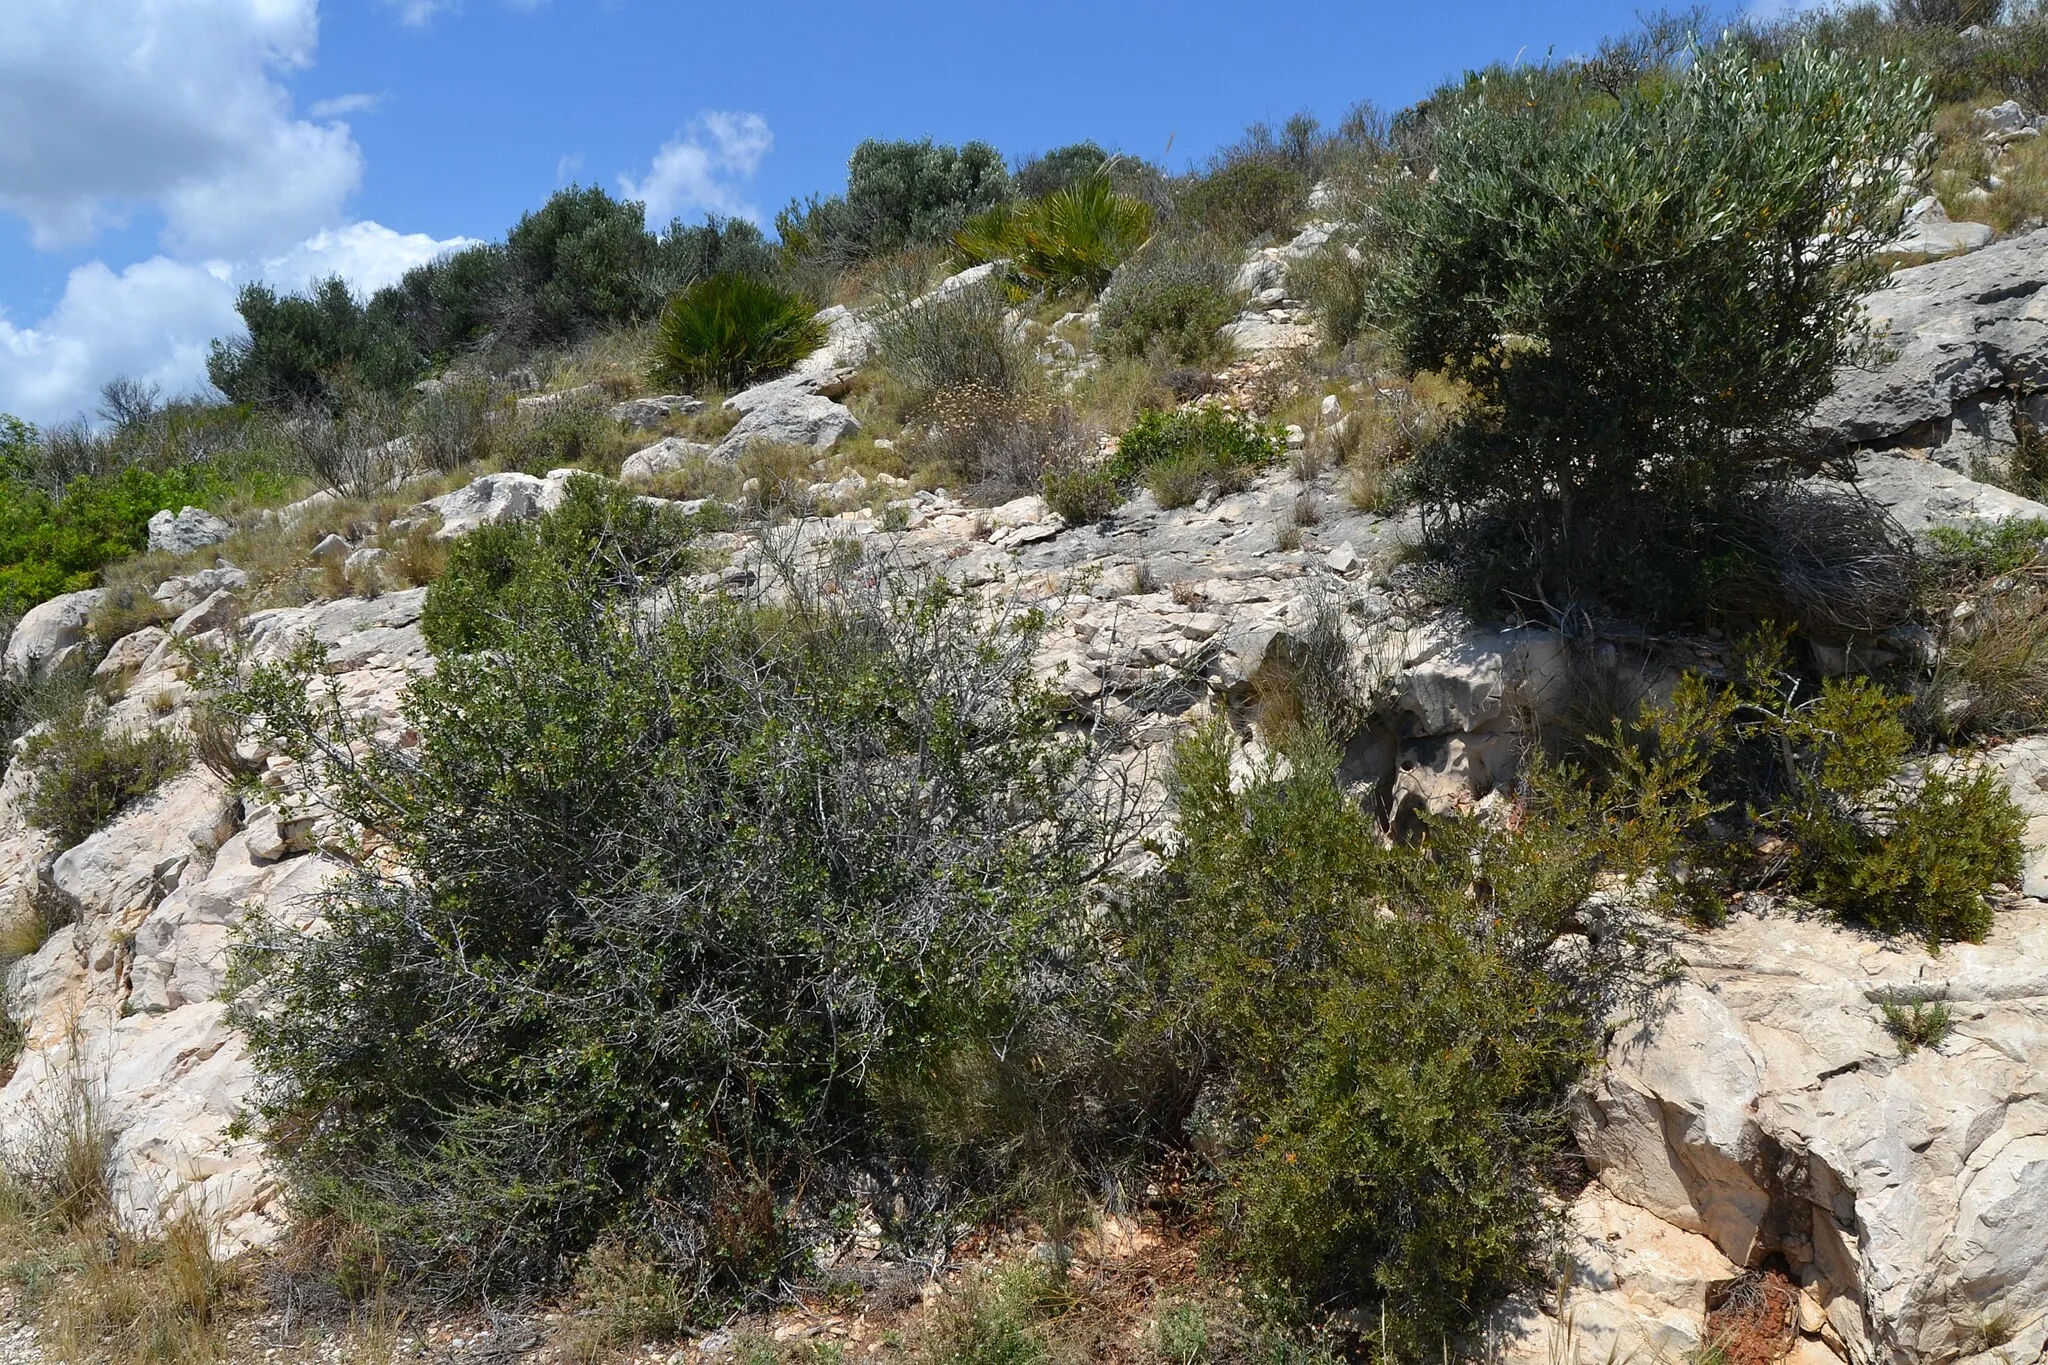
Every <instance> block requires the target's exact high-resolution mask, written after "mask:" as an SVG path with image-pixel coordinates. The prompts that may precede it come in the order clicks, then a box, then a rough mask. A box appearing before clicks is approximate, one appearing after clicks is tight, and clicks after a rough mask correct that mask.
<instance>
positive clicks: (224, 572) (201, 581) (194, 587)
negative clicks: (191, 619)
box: [150, 564, 249, 616]
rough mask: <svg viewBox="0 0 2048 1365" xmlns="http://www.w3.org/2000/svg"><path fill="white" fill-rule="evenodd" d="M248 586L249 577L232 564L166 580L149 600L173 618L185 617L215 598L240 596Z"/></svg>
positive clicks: (158, 585)
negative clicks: (225, 594) (225, 593)
mask: <svg viewBox="0 0 2048 1365" xmlns="http://www.w3.org/2000/svg"><path fill="white" fill-rule="evenodd" d="M248 586H249V575H247V574H245V573H243V572H242V571H241V570H240V569H238V568H236V567H235V566H234V565H232V564H222V565H219V566H218V567H216V568H211V569H201V570H200V571H199V572H198V573H188V574H181V575H179V576H178V577H176V578H166V579H165V580H164V581H163V582H161V583H159V584H157V587H156V591H155V592H153V593H151V594H150V596H151V597H153V598H155V599H156V601H157V602H158V603H160V604H161V605H162V606H163V609H164V610H165V611H167V612H169V613H171V615H173V616H178V615H182V614H183V613H185V612H187V611H189V610H191V609H192V608H193V607H195V606H198V605H199V604H200V603H201V602H204V601H205V600H206V599H207V598H209V597H211V596H213V594H215V593H217V592H220V591H222V590H223V589H225V590H227V591H228V592H241V591H243V590H244V589H246V588H247V587H248Z"/></svg>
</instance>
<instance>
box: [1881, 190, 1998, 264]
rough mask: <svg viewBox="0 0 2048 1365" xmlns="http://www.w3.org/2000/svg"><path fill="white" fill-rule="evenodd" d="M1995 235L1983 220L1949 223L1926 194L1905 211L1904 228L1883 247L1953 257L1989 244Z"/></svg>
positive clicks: (1909, 253)
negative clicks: (1895, 238) (1897, 236)
mask: <svg viewBox="0 0 2048 1365" xmlns="http://www.w3.org/2000/svg"><path fill="white" fill-rule="evenodd" d="M1997 235H1998V234H1997V232H1996V231H1994V230H1993V229H1992V228H1991V227H1990V226H1989V225H1988V224H1985V223H1955V222H1950V221H1949V216H1948V210H1946V209H1944V208H1943V207H1942V206H1941V201H1940V200H1939V199H1937V198H1935V197H1934V196H1933V195H1931V194H1930V195H1928V196H1927V197H1926V198H1924V199H1921V200H1920V201H1919V202H1917V203H1915V204H1914V205H1913V207H1912V208H1910V209H1908V210H1906V230H1905V231H1904V232H1903V233H1901V234H1900V236H1899V238H1898V240H1897V241H1895V242H1893V243H1892V244H1891V245H1890V246H1889V247H1887V248H1886V250H1887V251H1888V252H1891V253H1893V254H1896V255H1900V256H1928V257H1942V256H1956V255H1960V254H1962V253H1964V252H1966V251H1976V250H1978V249H1980V248H1982V247H1987V246H1989V245H1991V240H1992V238H1994V237H1996V236H1997Z"/></svg>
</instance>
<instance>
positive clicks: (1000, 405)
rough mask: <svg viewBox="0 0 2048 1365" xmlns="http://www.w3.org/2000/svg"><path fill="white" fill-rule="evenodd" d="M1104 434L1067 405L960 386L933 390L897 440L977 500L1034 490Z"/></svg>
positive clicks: (1089, 451) (915, 457)
mask: <svg viewBox="0 0 2048 1365" xmlns="http://www.w3.org/2000/svg"><path fill="white" fill-rule="evenodd" d="M1099 435H1100V433H1098V432H1096V431H1095V430H1093V429H1092V428H1090V427H1088V426H1086V425H1084V424H1083V423H1082V422H1081V421H1080V419H1078V418H1077V417H1075V416H1074V412H1073V410H1072V409H1071V408H1069V407H1067V406H1066V405H1065V404H1063V403H1053V402H1048V401H1045V400H1043V399H1041V398H1026V397H1021V396H1019V395H1017V394H1012V393H1004V392H1002V391H1000V390H996V389H990V388H986V387H984V386H982V385H979V384H963V385H958V386H956V387H953V388H950V389H944V390H941V391H940V392H938V393H936V394H933V395H932V397H931V399H930V401H928V402H927V403H925V404H924V405H923V406H922V408H921V409H920V410H919V412H918V414H917V425H916V427H915V428H914V429H913V430H912V431H911V432H910V433H908V434H907V435H906V437H905V439H904V440H903V441H902V442H900V443H899V444H900V446H901V448H902V449H903V450H904V452H905V454H906V455H908V456H909V457H910V458H911V459H912V460H913V461H915V462H916V463H917V464H918V465H920V466H923V467H925V468H926V469H927V470H930V471H934V472H938V473H940V474H941V475H942V476H943V477H944V478H945V479H946V480H947V481H948V482H949V483H952V484H955V485H964V486H965V487H966V489H967V492H968V496H970V497H971V498H973V499H974V500H976V501H980V502H1006V501H1008V500H1009V499H1011V498H1014V497H1016V496H1017V495H1018V494H1020V493H1026V492H1030V491H1031V490H1032V489H1034V488H1036V487H1037V486H1038V483H1039V479H1040V477H1041V476H1042V475H1043V474H1044V473H1045V471H1046V470H1047V468H1048V467H1055V468H1058V467H1068V466H1072V465H1076V464H1078V463H1080V462H1081V461H1083V460H1084V459H1087V458H1090V457H1092V456H1093V455H1094V454H1095V452H1096V451H1097V449H1098V448H1099V445H1100V442H1099V439H1098V438H1099Z"/></svg>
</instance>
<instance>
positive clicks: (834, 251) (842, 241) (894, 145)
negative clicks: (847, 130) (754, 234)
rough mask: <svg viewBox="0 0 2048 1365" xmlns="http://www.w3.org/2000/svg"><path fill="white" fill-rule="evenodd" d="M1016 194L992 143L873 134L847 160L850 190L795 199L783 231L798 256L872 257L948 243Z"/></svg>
mask: <svg viewBox="0 0 2048 1365" xmlns="http://www.w3.org/2000/svg"><path fill="white" fill-rule="evenodd" d="M1009 198H1010V176H1009V171H1008V170H1007V169H1006V168H1005V167H1004V165H1003V158H1002V154H1001V153H1000V152H998V151H996V149H995V148H993V147H991V146H989V145H988V144H987V143H985V142H969V143H966V144H965V145H963V146H960V147H945V146H939V145H935V144H934V143H933V142H932V141H931V139H929V138H926V139H925V140H923V141H921V142H884V141H879V140H876V139H873V138H870V139H868V140H867V141H865V142H863V143H861V144H860V145H859V146H858V147H855V148H854V149H853V155H852V157H851V158H849V159H848V161H847V163H846V194H845V196H844V197H840V196H837V195H835V196H833V197H832V198H830V199H822V200H821V199H819V198H818V197H817V196H815V195H813V196H812V197H811V198H810V199H809V200H806V201H803V202H800V203H799V202H793V203H791V204H790V205H789V206H788V207H787V208H785V209H783V210H782V212H780V213H778V214H777V215H776V216H775V231H776V235H777V236H779V237H780V238H781V239H782V242H783V244H784V246H786V247H788V248H789V249H790V250H792V251H794V252H796V253H797V254H798V255H817V256H823V257H827V258H829V259H832V260H835V261H841V262H858V261H871V260H874V259H875V258H877V257H880V256H886V255H888V254H889V253H890V252H892V251H900V250H902V249H903V248H904V247H908V246H918V245H932V244H935V243H939V242H949V241H951V240H952V238H953V234H954V233H956V232H958V231H960V229H961V228H963V227H965V226H966V225H967V220H968V219H970V218H972V217H973V216H974V215H975V214H977V213H980V212H982V211H984V210H986V209H991V208H994V207H995V206H996V205H998V204H1001V203H1003V202H1005V201H1007V200H1008V199H1009Z"/></svg>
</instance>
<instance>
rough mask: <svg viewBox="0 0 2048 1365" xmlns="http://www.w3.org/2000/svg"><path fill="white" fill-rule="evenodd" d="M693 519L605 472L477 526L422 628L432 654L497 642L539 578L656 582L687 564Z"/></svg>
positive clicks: (621, 586)
mask: <svg viewBox="0 0 2048 1365" xmlns="http://www.w3.org/2000/svg"><path fill="white" fill-rule="evenodd" d="M693 529H694V528H693V527H692V525H691V523H690V522H689V520H688V519H687V518H685V517H683V516H682V515H681V514H680V513H677V512H672V511H669V510H668V509H666V508H663V507H659V506H656V505H655V504H653V503H650V502H647V501H645V500H643V499H641V498H637V497H635V496H633V494H631V493H630V492H628V491H627V490H626V489H624V488H622V487H621V486H619V485H618V484H615V483H612V482H610V481H609V480H606V479H599V478H582V477H574V478H571V479H570V480H569V484H568V488H567V489H566V490H565V493H564V496H563V500H562V505H561V506H559V507H557V508H556V509H555V510H554V511H552V512H549V513H547V514H546V515H545V516H542V517H541V518H540V519H539V520H537V521H531V522H499V523H498V524H496V525H492V526H480V527H478V528H477V529H476V530H474V531H472V532H471V533H470V534H468V535H466V536H463V537H462V538H461V539H459V540H457V541H456V542H455V543H454V545H453V546H451V547H450V549H449V551H448V563H447V567H446V568H445V569H443V570H442V572H441V576H440V577H439V578H438V579H436V580H435V581H434V584H433V586H431V587H430V588H428V589H427V600H426V603H425V604H424V606H423V607H422V608H421V611H420V631H421V633H422V634H424V635H425V636H426V639H427V644H428V645H429V646H430V647H432V649H433V650H434V652H435V653H436V654H443V655H447V654H463V653H468V652H471V651H474V650H480V649H495V648H498V647H499V646H500V645H501V644H502V643H503V642H504V641H505V639H506V638H507V637H508V634H509V633H510V632H511V631H512V630H513V629H514V624H513V623H514V621H515V619H516V618H517V617H518V616H520V615H521V614H522V613H524V612H526V611H528V610H531V609H535V608H534V607H533V604H532V603H530V602H529V600H528V598H529V595H530V593H531V592H532V591H534V590H535V589H536V585H542V586H546V585H552V584H553V583H554V582H555V580H556V579H558V578H559V577H561V576H562V575H563V574H566V573H571V572H574V573H575V574H576V576H577V577H578V579H579V581H585V580H587V581H588V582H589V583H591V584H592V585H594V590H597V589H601V590H603V591H606V592H624V591H627V590H629V589H653V588H658V587H659V586H660V585H661V584H662V583H664V582H666V581H667V580H668V579H670V578H673V577H674V576H675V575H677V574H679V573H683V572H686V571H687V570H688V568H689V566H690V563H691V556H690V548H689V543H690V540H691V538H692V534H693Z"/></svg>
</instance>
